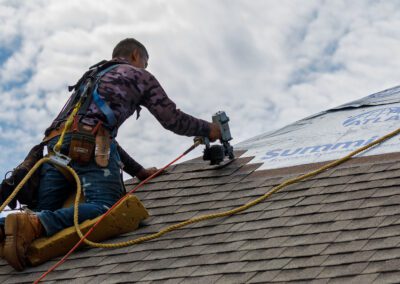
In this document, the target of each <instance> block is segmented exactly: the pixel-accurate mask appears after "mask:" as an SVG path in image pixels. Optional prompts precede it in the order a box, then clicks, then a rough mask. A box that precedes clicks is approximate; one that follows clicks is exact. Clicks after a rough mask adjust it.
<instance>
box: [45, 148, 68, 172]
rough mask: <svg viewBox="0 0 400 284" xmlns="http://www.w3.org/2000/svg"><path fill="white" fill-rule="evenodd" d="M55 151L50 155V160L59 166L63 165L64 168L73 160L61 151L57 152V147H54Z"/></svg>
mask: <svg viewBox="0 0 400 284" xmlns="http://www.w3.org/2000/svg"><path fill="white" fill-rule="evenodd" d="M53 151H54V154H53V155H50V157H49V158H50V161H51V162H52V163H54V164H56V165H58V166H61V167H64V168H65V167H67V166H68V164H69V163H70V162H71V158H70V157H68V156H66V155H64V154H61V153H60V152H56V151H55V149H53Z"/></svg>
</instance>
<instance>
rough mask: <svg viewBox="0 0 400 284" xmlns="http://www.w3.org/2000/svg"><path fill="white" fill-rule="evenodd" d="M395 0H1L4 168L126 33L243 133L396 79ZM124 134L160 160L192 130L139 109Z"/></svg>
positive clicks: (193, 109) (193, 107) (166, 81)
mask: <svg viewBox="0 0 400 284" xmlns="http://www.w3.org/2000/svg"><path fill="white" fill-rule="evenodd" d="M398 9H399V4H398V2H397V1H363V0H359V1H351V2H349V1H340V0H338V1H317V0H315V1H300V0H295V1H293V0H284V1H244V0H243V1H238V0H237V1H227V0H218V1H216V0H206V1H204V0H202V1H200V0H196V1H178V0H176V1H135V2H132V1H111V0H107V1H101V2H99V1H94V0H93V1H88V0H87V1H77V0H72V1H49V0H40V1H5V0H0V25H1V27H2V28H1V29H0V42H1V46H0V64H1V68H0V97H1V102H2V103H1V104H0V139H1V140H0V149H1V150H2V151H1V154H0V176H1V175H2V174H3V173H5V172H6V171H7V170H8V169H10V168H12V167H13V166H15V165H16V164H17V163H18V162H19V160H18V159H20V158H21V157H23V156H24V155H25V153H26V150H27V149H28V148H29V146H30V145H33V144H34V142H35V141H39V140H40V138H41V133H42V132H43V131H44V128H45V127H46V126H47V125H48V124H49V123H50V122H51V120H52V119H53V118H54V116H55V115H56V114H57V112H58V111H59V109H60V108H61V107H62V106H63V104H64V103H65V100H66V99H67V97H68V96H69V94H68V92H67V91H66V87H67V85H68V84H73V83H75V81H76V80H77V79H78V78H79V77H80V75H81V74H82V72H84V71H85V69H86V68H87V67H89V66H90V65H92V64H94V63H96V62H98V61H100V60H101V59H104V58H109V57H110V54H111V51H112V48H113V46H114V45H115V44H116V43H117V42H118V41H119V40H121V39H123V38H125V37H136V38H137V39H139V40H141V41H142V42H143V43H144V44H145V45H146V46H147V48H148V50H149V52H150V66H149V70H150V71H151V72H152V73H153V74H154V75H155V76H156V77H157V78H158V79H159V81H160V82H161V83H162V85H163V87H164V89H165V90H166V91H167V93H168V94H169V96H170V97H171V98H172V99H173V100H174V101H175V102H176V103H177V105H178V106H179V107H180V108H181V109H182V110H184V111H186V112H188V113H191V114H193V115H195V116H199V117H201V118H203V119H210V118H211V115H212V113H214V112H215V111H217V110H220V109H224V110H226V111H227V113H228V115H229V116H230V118H231V122H232V123H231V128H232V134H233V136H234V138H235V142H239V141H240V140H244V139H247V138H249V137H252V136H255V135H258V134H260V133H263V132H266V131H269V130H272V129H275V128H277V127H280V126H283V125H285V124H287V123H290V122H292V121H294V120H297V119H300V118H303V117H305V116H308V115H310V114H313V113H315V112H319V111H321V110H324V109H326V108H328V107H333V106H336V105H339V104H342V103H345V102H348V101H350V100H354V99H357V98H359V97H362V96H365V95H368V94H370V93H372V92H375V91H379V90H382V89H385V88H388V87H391V86H394V85H397V84H398V81H397V80H398V79H397V72H398V71H397V70H399V67H400V66H399V65H400V60H399V57H400V55H399V50H400V36H399V35H400V31H399V30H398V28H397V27H398V26H399V22H400V15H399V14H398V13H397V11H398ZM13 49H14V50H13ZM9 50H13V53H12V54H11V55H10V56H9V57H8V59H7V60H6V61H4V60H2V55H1V52H5V51H7V52H8V51H9ZM27 76H28V77H27ZM18 82H19V83H18ZM27 136H28V137H29V138H27ZM10 139H11V140H14V141H12V142H11V140H10ZM26 139H28V140H26ZM119 141H120V143H121V144H122V145H123V146H124V147H125V148H127V150H128V151H129V152H130V153H131V154H132V155H133V156H134V157H135V158H136V159H137V160H138V161H140V162H143V164H144V165H145V166H153V165H157V166H161V165H162V164H164V163H167V162H168V161H169V160H171V159H172V158H174V156H176V155H177V154H179V153H180V152H181V151H183V150H184V149H185V148H186V146H189V145H190V143H191V141H192V140H191V138H185V137H179V136H176V135H174V134H172V133H169V132H168V131H166V130H164V129H163V128H162V127H161V126H160V125H159V124H158V123H157V121H156V120H155V119H154V118H152V117H151V115H149V113H148V112H147V111H146V110H143V112H142V117H141V118H140V120H138V121H136V120H135V119H134V118H131V119H130V120H128V121H127V122H126V123H125V125H124V126H123V127H122V128H121V130H120V132H119ZM5 146H7V149H8V150H7V151H5V150H4V149H5ZM196 151H197V152H196V155H199V154H201V150H200V149H199V150H196Z"/></svg>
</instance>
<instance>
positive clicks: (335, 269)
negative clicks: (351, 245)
mask: <svg viewBox="0 0 400 284" xmlns="http://www.w3.org/2000/svg"><path fill="white" fill-rule="evenodd" d="M367 266H368V262H360V263H352V264H345V265H333V266H325V267H324V268H323V270H322V271H321V273H320V274H319V275H318V278H334V277H341V276H348V275H359V274H360V273H361V272H362V271H363V270H364V269H365V268H366V267H367Z"/></svg>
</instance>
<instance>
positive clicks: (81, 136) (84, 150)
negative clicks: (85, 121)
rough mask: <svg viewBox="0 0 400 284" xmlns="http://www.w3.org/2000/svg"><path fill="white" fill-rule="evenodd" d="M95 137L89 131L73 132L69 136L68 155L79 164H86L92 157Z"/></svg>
mask: <svg viewBox="0 0 400 284" xmlns="http://www.w3.org/2000/svg"><path fill="white" fill-rule="evenodd" d="M94 148H95V137H94V135H93V134H91V133H85V132H75V133H73V134H72V136H71V143H70V146H69V157H70V158H71V159H72V160H73V161H75V162H77V163H78V164H80V165H87V164H89V162H90V161H91V160H92V158H93V152H94Z"/></svg>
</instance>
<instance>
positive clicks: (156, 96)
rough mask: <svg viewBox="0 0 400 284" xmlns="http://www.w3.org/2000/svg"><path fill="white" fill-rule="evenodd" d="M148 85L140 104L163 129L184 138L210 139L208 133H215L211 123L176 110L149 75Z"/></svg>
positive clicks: (153, 78)
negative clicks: (198, 137) (200, 137)
mask: <svg viewBox="0 0 400 284" xmlns="http://www.w3.org/2000/svg"><path fill="white" fill-rule="evenodd" d="M148 83H149V88H147V91H146V92H145V93H144V96H143V98H142V101H141V104H142V105H143V106H144V107H146V108H147V109H148V110H149V111H150V112H151V113H152V114H153V115H154V117H155V118H156V119H157V120H158V121H159V122H160V123H161V125H162V126H163V127H164V128H166V129H168V130H170V131H172V132H174V133H176V134H179V135H185V136H203V137H210V131H211V130H214V132H215V131H216V130H215V129H213V128H214V126H213V124H212V123H209V122H207V121H205V120H202V119H198V118H195V117H193V116H191V115H189V114H186V113H184V112H183V111H181V110H180V109H177V108H176V104H175V103H174V102H173V101H172V100H171V99H170V98H169V97H168V96H167V94H166V93H165V91H164V89H163V88H162V87H161V85H160V84H159V82H158V81H157V79H156V78H155V77H154V76H152V75H151V77H150V79H149V82H148ZM211 132H213V131H211ZM214 135H215V133H214ZM210 138H212V137H210ZM216 138H219V137H216Z"/></svg>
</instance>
